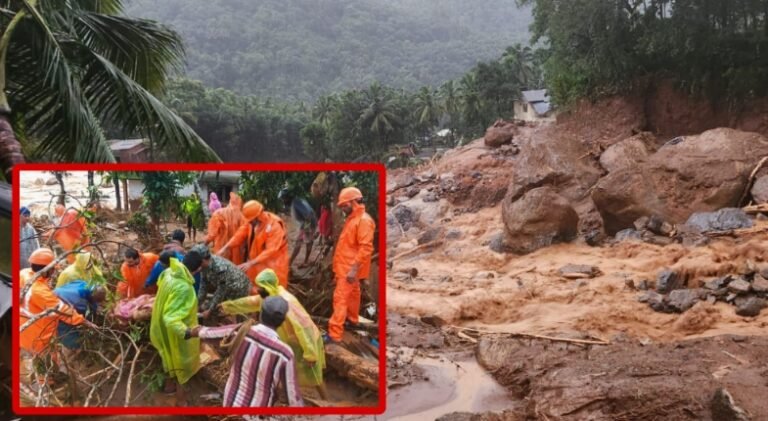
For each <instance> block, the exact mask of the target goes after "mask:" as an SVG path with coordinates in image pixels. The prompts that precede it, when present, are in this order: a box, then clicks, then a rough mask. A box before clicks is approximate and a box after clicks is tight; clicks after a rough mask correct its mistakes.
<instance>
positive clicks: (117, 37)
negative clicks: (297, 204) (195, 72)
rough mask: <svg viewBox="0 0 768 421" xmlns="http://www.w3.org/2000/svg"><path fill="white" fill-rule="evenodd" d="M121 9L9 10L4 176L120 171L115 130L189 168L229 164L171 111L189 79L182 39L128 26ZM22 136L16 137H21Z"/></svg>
mask: <svg viewBox="0 0 768 421" xmlns="http://www.w3.org/2000/svg"><path fill="white" fill-rule="evenodd" d="M122 10H123V5H122V1H121V0H98V1H96V0H70V1H66V2H62V1H57V0H0V28H4V29H3V30H2V34H1V35H0V170H2V172H3V173H4V174H5V175H6V178H7V179H9V180H10V174H11V168H12V167H13V165H15V164H17V163H20V162H24V160H25V157H24V153H22V148H21V144H20V143H19V140H21V141H23V142H24V151H25V152H27V153H30V154H31V157H32V158H38V159H39V158H46V159H51V160H54V159H55V160H57V161H75V162H114V160H115V159H114V156H113V155H112V153H111V151H110V148H109V145H108V143H107V139H106V136H105V129H106V128H109V129H110V130H116V131H120V132H122V133H126V134H127V135H133V134H141V135H143V136H145V137H148V138H149V139H150V140H151V142H152V144H153V147H154V146H157V147H160V148H172V149H174V150H175V151H176V150H177V151H178V152H179V153H180V154H181V155H180V156H183V157H184V158H186V159H188V160H219V158H218V157H217V156H216V154H215V152H213V150H212V149H210V148H209V147H208V145H206V144H205V142H203V140H202V139H201V138H200V137H199V136H198V135H197V134H196V133H195V132H194V131H193V130H192V129H191V128H190V127H189V126H188V125H187V124H186V123H184V121H183V120H182V119H181V118H179V117H178V116H177V115H175V114H174V113H173V112H172V111H170V110H169V109H168V108H167V107H166V106H165V105H163V104H162V103H161V102H160V101H159V100H158V99H157V98H156V97H155V94H159V93H161V92H162V90H163V88H164V86H165V84H166V81H167V78H168V76H169V75H170V74H171V73H172V72H174V71H176V70H180V69H181V65H182V59H183V52H184V50H183V46H182V43H181V39H180V38H179V36H178V34H176V33H175V32H173V31H171V30H169V29H167V28H165V27H163V26H161V25H159V24H157V23H155V22H152V21H147V20H141V19H133V18H128V17H125V16H122V15H121V13H122ZM14 127H15V128H16V130H15V131H14Z"/></svg>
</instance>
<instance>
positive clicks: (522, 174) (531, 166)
mask: <svg viewBox="0 0 768 421" xmlns="http://www.w3.org/2000/svg"><path fill="white" fill-rule="evenodd" d="M524 140H525V142H523V140H521V141H520V153H519V154H518V155H517V156H516V157H515V164H514V174H513V177H512V182H511V183H510V185H509V189H508V190H507V198H508V199H510V200H517V199H518V198H520V197H522V196H523V195H524V194H525V193H527V192H528V191H530V190H532V189H535V188H538V187H543V186H547V185H554V186H557V191H558V193H559V194H560V195H562V196H563V197H565V198H566V199H568V200H570V201H571V202H573V203H574V205H575V204H576V203H579V202H586V201H588V200H589V193H588V192H589V189H590V188H591V187H592V186H594V185H595V183H597V181H598V180H599V179H600V177H601V175H602V172H601V170H600V169H599V168H598V167H597V165H596V164H595V163H594V161H593V160H590V159H587V157H588V156H589V154H590V149H589V148H588V147H587V146H585V145H584V144H583V143H582V142H581V141H579V140H578V139H574V138H573V137H572V136H568V135H566V134H565V133H563V132H562V131H559V130H557V128H556V127H555V126H551V127H548V128H542V129H539V130H537V131H535V132H533V133H532V134H531V136H530V138H528V139H524ZM580 215H581V213H580Z"/></svg>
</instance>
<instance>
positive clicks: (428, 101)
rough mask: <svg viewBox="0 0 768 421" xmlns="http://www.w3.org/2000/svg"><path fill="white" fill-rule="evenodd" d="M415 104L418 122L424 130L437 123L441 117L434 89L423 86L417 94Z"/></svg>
mask: <svg viewBox="0 0 768 421" xmlns="http://www.w3.org/2000/svg"><path fill="white" fill-rule="evenodd" d="M414 106H415V112H416V116H417V120H416V122H417V123H418V125H419V127H421V128H422V129H423V130H424V131H427V130H429V129H430V128H431V127H434V126H435V125H436V124H437V120H438V119H439V118H440V109H439V107H438V104H437V101H436V100H435V92H434V91H433V90H432V89H430V88H428V87H426V86H424V87H422V88H421V89H420V90H419V93H418V94H416V98H415V101H414Z"/></svg>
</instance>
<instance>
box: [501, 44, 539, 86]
mask: <svg viewBox="0 0 768 421" xmlns="http://www.w3.org/2000/svg"><path fill="white" fill-rule="evenodd" d="M501 62H502V63H503V64H505V65H506V66H508V67H509V68H510V69H511V70H512V73H513V74H514V76H515V77H516V78H517V81H518V82H519V83H520V85H521V86H522V87H525V88H533V87H534V86H532V85H533V84H534V83H535V80H536V72H535V70H534V68H533V65H532V63H533V50H531V47H528V46H526V47H523V46H522V45H520V44H515V45H513V46H511V47H507V49H506V50H505V51H504V54H502V56H501Z"/></svg>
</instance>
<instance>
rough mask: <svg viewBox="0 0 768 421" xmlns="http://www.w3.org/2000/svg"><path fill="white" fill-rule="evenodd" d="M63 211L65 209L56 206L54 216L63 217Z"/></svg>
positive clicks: (61, 206) (62, 206)
mask: <svg viewBox="0 0 768 421" xmlns="http://www.w3.org/2000/svg"><path fill="white" fill-rule="evenodd" d="M65 210H66V208H65V207H64V205H56V216H62V215H64V211H65Z"/></svg>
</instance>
